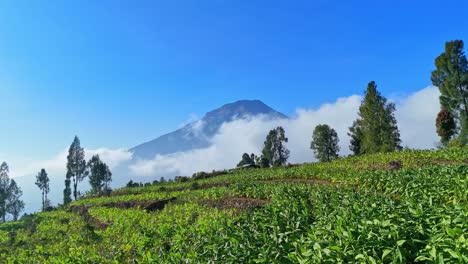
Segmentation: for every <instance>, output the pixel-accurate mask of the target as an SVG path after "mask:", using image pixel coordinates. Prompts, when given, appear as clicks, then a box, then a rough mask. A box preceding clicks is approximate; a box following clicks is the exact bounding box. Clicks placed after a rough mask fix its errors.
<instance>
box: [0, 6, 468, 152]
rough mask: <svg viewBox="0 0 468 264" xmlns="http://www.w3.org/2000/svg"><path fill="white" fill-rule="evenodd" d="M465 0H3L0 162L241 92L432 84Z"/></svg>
mask: <svg viewBox="0 0 468 264" xmlns="http://www.w3.org/2000/svg"><path fill="white" fill-rule="evenodd" d="M467 10H468V1H227V0H214V1H201V0H200V1H178V0H173V1H84V0H83V1H47V2H46V1H3V2H1V3H0V122H1V129H0V159H4V160H5V159H6V160H8V159H19V158H23V159H25V158H31V159H37V158H41V157H50V156H51V155H54V154H56V153H57V152H59V151H61V150H63V149H64V148H66V147H67V146H68V145H69V144H70V143H71V141H72V139H73V136H74V135H75V134H77V135H79V136H80V138H81V139H82V142H83V144H84V145H85V146H86V147H89V148H98V147H103V146H106V147H111V148H118V147H125V148H126V147H132V146H134V145H136V144H139V143H141V142H144V141H146V140H149V139H152V138H155V137H156V136H158V135H160V134H163V133H165V132H169V131H172V130H174V129H175V128H178V127H179V126H180V125H181V124H183V123H185V122H187V121H188V120H189V119H190V118H191V115H197V116H198V117H201V116H202V115H203V114H204V113H205V112H207V111H209V110H212V109H213V108H216V107H219V106H221V105H223V104H225V103H229V102H232V101H236V100H239V99H260V100H262V101H264V102H265V103H267V104H268V105H270V106H271V107H273V108H275V109H277V110H279V111H281V112H283V113H285V114H293V113H294V111H295V109H297V108H299V107H304V108H316V107H319V106H320V105H321V104H323V103H325V102H333V101H335V100H336V98H338V97H344V96H349V95H352V94H362V92H363V90H364V89H365V87H366V84H367V82H368V81H370V80H375V81H376V82H377V84H378V85H379V88H380V90H381V91H382V93H383V94H384V95H386V96H401V95H406V94H409V93H412V92H414V91H417V90H420V89H422V88H424V87H426V86H428V85H430V84H431V83H430V72H431V70H432V69H433V61H434V58H435V57H436V56H437V55H439V54H440V53H441V52H442V50H443V45H444V42H445V41H447V40H452V39H464V40H468V38H467V36H468V20H466V15H465V14H466V11H467Z"/></svg>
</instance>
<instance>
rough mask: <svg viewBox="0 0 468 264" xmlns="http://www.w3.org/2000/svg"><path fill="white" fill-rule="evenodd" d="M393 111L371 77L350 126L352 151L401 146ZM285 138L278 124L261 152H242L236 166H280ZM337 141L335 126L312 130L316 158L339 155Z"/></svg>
mask: <svg viewBox="0 0 468 264" xmlns="http://www.w3.org/2000/svg"><path fill="white" fill-rule="evenodd" d="M394 112H395V105H394V104H393V103H389V102H387V99H386V98H385V97H383V96H382V95H381V94H380V92H379V91H378V90H377V85H376V84H375V82H373V81H371V82H370V83H369V84H368V86H367V90H366V92H365V96H364V99H363V101H362V102H361V106H360V107H359V113H358V118H357V119H356V120H355V121H354V122H353V125H352V126H351V127H350V128H349V136H350V137H351V144H350V150H351V151H352V152H353V153H354V155H361V154H370V153H376V152H389V151H398V150H401V149H402V147H401V145H400V143H401V140H400V133H399V130H398V126H397V122H396V119H395V115H394ZM287 142H288V138H287V137H286V136H285V132H284V129H283V128H282V127H277V128H275V129H273V130H271V131H270V132H269V133H268V136H267V138H266V140H265V142H264V147H263V150H262V155H261V156H260V157H257V156H256V155H255V154H253V153H252V154H250V155H249V154H247V153H244V154H243V155H242V159H241V161H240V162H239V163H238V164H237V167H246V166H247V167H263V168H264V167H271V166H273V167H276V166H283V165H285V164H286V162H287V159H288V157H289V150H288V149H287V148H286V146H285V143H287ZM338 143H339V138H338V134H337V132H336V131H335V129H333V128H331V127H330V126H328V125H326V124H320V125H317V126H316V127H315V129H314V131H313V133H312V141H311V143H310V148H311V149H312V151H313V153H314V155H315V157H316V158H317V159H318V160H319V161H322V162H327V161H332V160H334V159H336V158H338V157H339V155H338V152H339V151H340V147H339V145H338Z"/></svg>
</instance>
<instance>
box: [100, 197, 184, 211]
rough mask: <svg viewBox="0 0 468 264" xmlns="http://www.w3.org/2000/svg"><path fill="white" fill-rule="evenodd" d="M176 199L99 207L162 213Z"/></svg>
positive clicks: (105, 204)
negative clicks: (137, 209) (139, 209)
mask: <svg viewBox="0 0 468 264" xmlns="http://www.w3.org/2000/svg"><path fill="white" fill-rule="evenodd" d="M175 200H176V198H175V197H172V198H170V199H166V200H160V201H128V202H110V203H104V204H100V205H98V206H104V207H115V208H121V209H129V208H141V209H144V210H147V211H160V210H162V209H164V207H165V206H166V205H167V204H168V203H169V202H172V201H175Z"/></svg>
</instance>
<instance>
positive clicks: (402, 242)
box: [396, 240, 406, 247]
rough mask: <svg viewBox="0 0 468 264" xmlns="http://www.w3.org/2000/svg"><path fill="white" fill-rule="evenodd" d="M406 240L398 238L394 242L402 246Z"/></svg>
mask: <svg viewBox="0 0 468 264" xmlns="http://www.w3.org/2000/svg"><path fill="white" fill-rule="evenodd" d="M405 242H406V240H398V241H397V242H396V243H397V245H398V246H399V247H401V246H403V244H404V243H405Z"/></svg>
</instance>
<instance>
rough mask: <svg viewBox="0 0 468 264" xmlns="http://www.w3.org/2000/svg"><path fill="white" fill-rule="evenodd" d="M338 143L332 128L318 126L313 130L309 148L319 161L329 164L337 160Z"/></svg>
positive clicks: (336, 135)
mask: <svg viewBox="0 0 468 264" xmlns="http://www.w3.org/2000/svg"><path fill="white" fill-rule="evenodd" d="M338 142H339V139H338V134H337V133H336V131H335V130H334V129H333V128H330V127H329V126H328V125H318V126H316V127H315V129H314V132H313V135H312V142H311V143H310V148H311V149H312V150H313V151H314V154H315V157H316V158H317V159H318V160H319V161H322V162H326V161H328V162H329V161H332V160H334V159H336V158H338V152H339V151H340V147H339V146H338Z"/></svg>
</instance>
